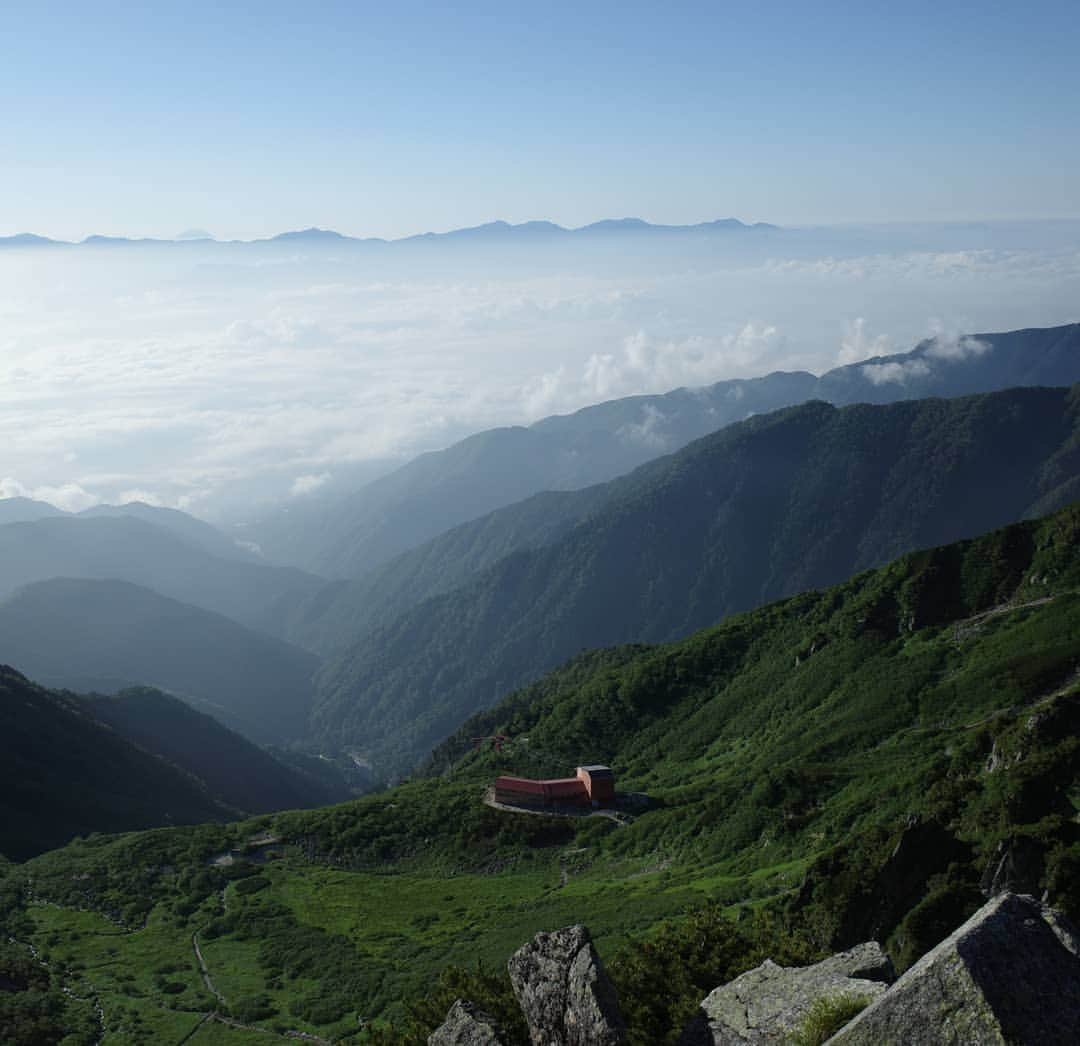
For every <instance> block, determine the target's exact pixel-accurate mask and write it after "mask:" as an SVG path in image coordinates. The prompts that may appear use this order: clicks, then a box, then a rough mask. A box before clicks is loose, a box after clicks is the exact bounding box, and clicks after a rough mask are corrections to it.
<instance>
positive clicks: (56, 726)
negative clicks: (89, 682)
mask: <svg viewBox="0 0 1080 1046" xmlns="http://www.w3.org/2000/svg"><path fill="white" fill-rule="evenodd" d="M0 768H2V769H0V787H2V793H3V798H2V799H0V853H3V854H5V855H6V856H7V857H10V858H14V859H17V860H23V859H25V858H27V857H30V856H32V855H34V854H37V853H40V852H41V851H43V850H47V849H50V848H52V847H56V846H61V845H63V844H64V843H66V842H67V841H68V840H70V839H71V838H72V837H73V836H75V835H87V834H89V833H91V832H118V831H129V830H132V829H139V828H151V827H156V826H161V825H171V824H191V823H195V822H199V821H224V820H226V819H228V818H236V817H238V816H243V815H244V814H245V813H263V812H268V811H271V810H282V809H297V808H301V807H310V806H318V805H323V804H326V803H330V802H335V801H340V800H341V799H342V798H344V797H345V796H346V795H347V792H346V791H345V789H344V788H343V787H336V788H335V787H333V786H331V785H328V784H327V783H326V782H325V781H319V780H317V779H316V778H315V777H314V776H312V775H310V774H303V773H300V772H298V771H297V770H296V769H294V768H292V767H289V766H286V765H284V764H283V763H281V762H279V761H278V760H276V759H274V758H273V757H271V756H270V755H269V754H267V753H266V752H264V751H262V749H260V748H258V747H256V746H255V745H253V744H252V743H251V742H250V741H246V740H245V739H244V738H242V737H240V736H239V735H238V734H236V733H233V732H232V731H231V730H228V729H226V728H225V727H223V726H221V724H219V723H218V722H216V721H215V720H214V719H212V718H211V717H210V716H207V715H203V714H202V713H200V712H197V711H195V710H194V709H192V708H189V707H188V706H187V705H186V704H184V703H183V702H182V701H179V700H177V699H176V698H174V697H170V696H169V695H167V694H163V693H160V692H159V691H157V690H152V689H150V688H147V687H141V688H137V689H131V690H127V691H124V692H123V693H121V694H120V695H118V696H116V697H104V696H101V695H82V694H74V693H71V692H69V691H56V690H47V689H45V688H44V687H41V686H39V685H38V684H36V683H31V682H30V681H29V680H27V679H26V677H25V676H23V675H22V674H20V673H19V672H16V671H15V670H14V669H12V668H10V667H7V666H3V667H0Z"/></svg>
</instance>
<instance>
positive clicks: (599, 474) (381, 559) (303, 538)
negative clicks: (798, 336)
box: [244, 324, 1080, 578]
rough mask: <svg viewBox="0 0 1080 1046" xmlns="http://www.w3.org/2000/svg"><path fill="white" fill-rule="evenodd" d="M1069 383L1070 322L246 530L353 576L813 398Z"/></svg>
mask: <svg viewBox="0 0 1080 1046" xmlns="http://www.w3.org/2000/svg"><path fill="white" fill-rule="evenodd" d="M1078 381H1080V324H1071V325H1069V326H1065V327H1055V328H1048V329H1041V330H1022V331H1012V332H1008V333H997V334H979V335H975V336H972V337H968V338H962V339H954V340H945V339H929V340H927V341H924V342H922V343H921V344H919V345H918V346H916V347H915V348H914V349H913V350H911V351H910V352H906V353H898V354H894V355H890V356H882V357H875V358H873V359H869V360H865V361H863V362H861V363H856V364H850V365H847V366H843V367H838V368H835V369H834V370H831V371H828V372H827V373H825V374H824V375H822V376H821V377H817V376H815V375H813V374H810V373H807V372H794V373H783V372H778V373H774V374H770V375H767V376H765V377H762V378H754V379H745V380H744V379H736V380H731V381H722V382H718V383H716V384H714V385H711V386H708V387H705V388H697V389H677V390H675V391H673V392H670V393H666V394H664V395H657V396H634V397H628V398H625V399H619V400H612V401H608V402H606V403H600V404H597V405H595V406H592V407H586V408H584V409H583V410H580V411H578V412H576V413H574V414H570V415H561V416H553V417H549V418H545V419H543V420H542V421H539V422H537V423H536V424H534V425H532V426H529V427H528V428H524V427H514V428H502V429H492V430H489V431H486V432H481V433H478V434H477V435H475V436H471V437H469V438H467V439H465V440H462V441H460V442H458V443H455V444H454V445H452V446H450V447H448V448H446V449H445V450H441V451H435V452H432V453H430V454H424V455H421V456H420V457H418V458H416V459H415V460H413V461H411V462H409V463H408V464H407V465H405V466H403V467H402V468H399V469H397V470H396V471H394V472H392V473H390V474H389V475H387V476H384V477H382V478H380V479H377V480H375V481H374V482H373V483H369V484H368V485H366V486H364V487H362V488H361V489H360V490H358V491H356V492H355V493H353V494H351V495H348V496H345V497H342V498H337V499H333V500H329V501H322V500H316V501H314V502H312V503H311V504H310V505H308V506H306V507H305V506H304V505H302V504H301V505H299V506H291V507H290V508H289V509H288V510H287V511H282V512H279V513H276V514H271V515H269V516H268V517H267V518H265V519H263V520H261V521H259V522H257V523H256V524H254V525H252V526H250V527H248V528H245V531H244V534H245V537H247V538H250V540H251V541H253V542H255V543H257V544H258V546H259V547H260V548H261V549H262V550H263V552H264V553H265V554H266V556H267V557H268V558H269V559H271V560H273V561H278V562H286V563H291V564H293V565H295V566H299V567H302V568H304V569H306V570H310V571H313V572H314V573H317V574H322V575H323V576H327V577H331V578H343V577H344V578H355V577H359V576H362V575H363V574H365V573H367V572H368V571H371V570H373V569H374V568H376V567H378V566H380V565H381V564H383V563H385V562H387V561H388V560H390V559H392V558H393V557H394V556H395V555H398V554H400V553H402V552H405V551H406V550H408V549H410V548H413V547H416V546H418V545H421V544H423V543H424V542H425V541H427V540H429V539H430V538H433V537H435V536H437V535H438V534H441V533H443V532H445V531H447V530H449V529H450V528H452V527H455V526H457V525H458V524H460V523H464V522H466V521H468V520H472V519H477V518H479V517H481V516H483V515H484V514H486V513H488V512H491V511H492V510H494V509H497V508H500V507H502V506H505V505H510V504H513V503H515V502H518V501H520V500H521V499H523V498H527V497H529V496H530V495H532V494H535V493H538V492H540V491H549V490H574V489H579V488H582V487H586V486H589V485H591V484H596V483H601V482H603V481H605V480H609V479H613V478H614V477H616V476H620V475H623V474H624V473H626V472H629V471H630V470H631V469H632V468H635V467H636V466H638V465H640V464H642V463H643V462H645V461H648V460H650V459H653V458H656V457H658V456H660V455H661V454H665V453H670V452H672V451H674V450H677V449H679V448H680V447H682V446H685V445H686V444H687V443H689V442H690V441H691V440H694V439H697V438H699V437H701V436H704V435H706V434H707V433H709V432H714V431H716V430H717V429H719V428H721V427H723V426H724V425H728V424H731V423H733V422H736V421H741V420H743V419H745V418H747V417H750V416H752V415H754V414H763V413H766V412H768V411H772V410H777V409H779V408H781V407H786V406H791V405H793V404H796V403H802V402H806V401H808V400H811V399H820V400H824V401H826V402H829V403H833V404H836V405H837V406H843V405H846V404H851V403H892V402H896V401H899V400H905V399H919V398H924V397H927V396H958V395H967V394H970V393H976V392H990V391H993V390H995V389H1003V388H1010V387H1013V386H1020V385H1054V386H1065V385H1072V384H1074V383H1075V382H1078Z"/></svg>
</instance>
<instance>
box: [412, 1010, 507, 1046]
mask: <svg viewBox="0 0 1080 1046" xmlns="http://www.w3.org/2000/svg"><path fill="white" fill-rule="evenodd" d="M428 1046H502V1042H501V1040H500V1039H499V1026H498V1025H497V1024H496V1023H495V1021H494V1020H493V1019H492V1018H491V1017H489V1016H488V1015H487V1014H486V1013H483V1012H481V1011H480V1010H478V1009H477V1008H476V1007H475V1006H474V1005H473V1004H472V1003H471V1002H464V1001H462V1000H461V999H458V1000H457V1002H455V1003H454V1005H453V1006H451V1007H450V1012H449V1013H448V1014H447V1015H446V1020H445V1022H444V1023H443V1024H441V1025H439V1027H438V1028H436V1029H435V1031H433V1032H432V1033H431V1034H430V1035H429V1036H428Z"/></svg>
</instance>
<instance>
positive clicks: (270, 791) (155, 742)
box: [79, 687, 349, 814]
mask: <svg viewBox="0 0 1080 1046" xmlns="http://www.w3.org/2000/svg"><path fill="white" fill-rule="evenodd" d="M79 700H80V702H81V703H82V704H83V705H84V706H85V707H87V708H89V709H90V710H91V711H92V713H93V715H94V717H95V718H96V719H98V720H99V721H100V722H102V723H104V724H106V725H107V726H109V727H111V728H112V729H113V730H115V731H116V733H118V734H119V735H120V736H122V737H124V738H126V739H127V740H128V741H130V742H131V743H132V744H134V745H137V746H138V747H139V748H142V749H144V750H145V751H147V752H150V753H152V754H153V755H156V756H158V757H160V758H161V759H164V760H165V761H166V762H168V763H171V764H173V765H174V766H177V767H180V768H181V769H182V770H186V771H187V772H188V773H190V774H193V775H194V776H195V777H197V778H198V779H199V780H200V781H202V783H203V784H204V785H205V787H206V789H207V791H208V792H209V793H210V794H211V795H213V796H214V798H215V799H216V800H217V801H218V802H220V803H224V804H225V805H227V806H229V807H232V808H234V809H238V810H245V811H247V812H248V813H253V814H258V813H267V812H269V811H271V810H290V809H299V808H301V807H309V806H325V805H327V804H328V803H333V802H340V801H341V800H343V799H347V798H349V792H348V789H347V788H345V787H344V785H343V784H341V783H338V784H337V785H336V786H335V784H334V783H332V782H331V781H327V780H326V779H320V778H316V777H315V776H314V775H312V774H304V773H301V772H299V771H298V770H297V769H296V768H295V766H293V765H289V766H286V765H285V764H284V763H282V762H280V761H279V760H278V759H276V758H274V757H273V756H272V755H270V754H269V753H267V752H265V751H263V750H262V749H261V748H259V747H257V746H256V745H253V744H252V743H251V742H250V741H247V740H245V739H244V738H243V737H241V736H240V735H239V734H237V733H234V732H233V731H232V730H229V729H227V728H225V727H223V726H222V725H221V724H220V723H219V722H217V720H216V719H214V718H212V717H211V716H209V715H204V714H203V713H201V712H198V711H196V710H195V709H193V708H190V707H189V706H188V705H187V704H185V703H184V702H183V701H180V700H178V699H176V698H175V697H171V696H169V695H168V694H163V693H161V691H159V690H154V689H152V688H150V687H133V688H131V689H129V690H124V691H122V692H121V693H119V694H116V695H115V696H111V697H107V696H103V695H99V694H86V695H79Z"/></svg>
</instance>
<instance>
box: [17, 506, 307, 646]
mask: <svg viewBox="0 0 1080 1046" xmlns="http://www.w3.org/2000/svg"><path fill="white" fill-rule="evenodd" d="M55 577H67V578H98V579H108V578H115V579H120V580H124V581H130V582H131V583H133V584H136V585H142V586H144V587H146V588H151V589H154V590H155V591H156V592H159V593H161V594H162V595H164V596H169V597H171V598H172V599H178V600H180V601H181V602H184V603H191V604H193V605H195V606H198V607H202V608H203V609H205V610H212V611H215V612H217V613H219V614H224V615H225V616H226V617H230V618H232V619H233V620H234V621H238V622H240V623H241V624H243V625H247V626H248V627H249V628H254V629H258V630H260V631H266V632H269V633H271V634H274V635H277V634H280V633H281V631H282V630H283V627H284V621H285V619H286V618H287V616H288V614H289V613H290V612H291V608H292V606H293V604H294V603H296V602H297V601H299V600H301V599H303V598H304V597H306V596H307V595H310V594H311V593H313V592H315V591H317V590H318V589H319V588H321V587H322V586H323V584H324V583H325V582H323V581H322V579H321V578H316V577H314V576H313V575H311V574H305V573H303V572H302V571H300V570H296V569H293V568H291V567H271V566H265V565H262V564H258V563H245V562H239V561H236V560H230V559H221V558H219V557H216V556H212V555H210V554H209V553H207V552H205V551H204V550H202V549H200V548H196V547H194V546H193V545H191V544H190V543H189V542H188V541H187V540H185V539H183V538H180V537H178V536H177V535H175V534H173V533H171V532H170V531H168V530H166V529H164V528H163V527H161V526H158V525H156V524H151V523H147V522H145V521H143V520H141V519H135V518H133V517H131V516H127V515H124V516H121V517H116V518H114V517H109V516H104V517H99V518H80V517H66V516H60V517H55V518H49V519H38V520H34V521H32V522H25V523H8V524H6V525H3V526H0V597H3V596H7V595H10V594H11V593H12V592H14V591H15V590H16V589H18V588H20V587H22V586H23V585H27V584H30V583H31V582H35V581H44V580H46V579H48V578H55Z"/></svg>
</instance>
